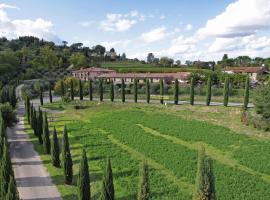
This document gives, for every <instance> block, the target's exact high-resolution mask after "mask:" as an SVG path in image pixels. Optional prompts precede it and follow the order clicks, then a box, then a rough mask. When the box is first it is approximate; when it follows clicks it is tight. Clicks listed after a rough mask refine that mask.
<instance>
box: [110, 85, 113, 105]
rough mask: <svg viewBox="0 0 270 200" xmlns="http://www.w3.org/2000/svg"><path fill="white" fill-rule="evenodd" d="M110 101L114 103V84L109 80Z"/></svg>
mask: <svg viewBox="0 0 270 200" xmlns="http://www.w3.org/2000/svg"><path fill="white" fill-rule="evenodd" d="M110 99H111V102H113V101H114V83H113V80H110Z"/></svg>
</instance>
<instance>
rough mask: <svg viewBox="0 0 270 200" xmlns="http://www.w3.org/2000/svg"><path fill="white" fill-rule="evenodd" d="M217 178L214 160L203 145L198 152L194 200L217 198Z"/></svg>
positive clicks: (213, 199) (212, 199)
mask: <svg viewBox="0 0 270 200" xmlns="http://www.w3.org/2000/svg"><path fill="white" fill-rule="evenodd" d="M215 193H216V191H215V178H214V173H213V163H212V160H211V159H210V158H209V157H207V156H206V155H205V150H204V148H203V147H202V148H201V149H200V151H199V154H198V164H197V179H196V191H195V193H194V200H215V199H216V194H215Z"/></svg>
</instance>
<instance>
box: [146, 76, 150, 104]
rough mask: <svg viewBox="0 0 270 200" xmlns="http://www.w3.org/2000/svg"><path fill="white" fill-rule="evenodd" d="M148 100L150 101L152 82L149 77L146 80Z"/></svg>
mask: <svg viewBox="0 0 270 200" xmlns="http://www.w3.org/2000/svg"><path fill="white" fill-rule="evenodd" d="M146 102H147V103H150V82H149V79H147V80H146Z"/></svg>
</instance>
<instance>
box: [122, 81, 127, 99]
mask: <svg viewBox="0 0 270 200" xmlns="http://www.w3.org/2000/svg"><path fill="white" fill-rule="evenodd" d="M125 88H126V86H125V81H124V79H122V80H121V97H122V102H123V103H124V102H125V101H126V98H125V93H126V92H125Z"/></svg>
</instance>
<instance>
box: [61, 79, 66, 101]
mask: <svg viewBox="0 0 270 200" xmlns="http://www.w3.org/2000/svg"><path fill="white" fill-rule="evenodd" d="M61 96H62V97H64V96H65V86H64V81H63V80H61Z"/></svg>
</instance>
